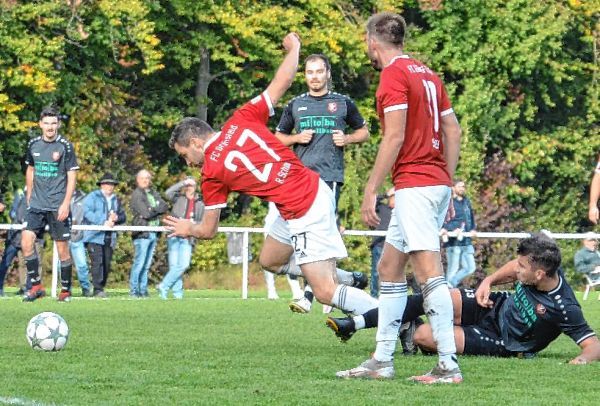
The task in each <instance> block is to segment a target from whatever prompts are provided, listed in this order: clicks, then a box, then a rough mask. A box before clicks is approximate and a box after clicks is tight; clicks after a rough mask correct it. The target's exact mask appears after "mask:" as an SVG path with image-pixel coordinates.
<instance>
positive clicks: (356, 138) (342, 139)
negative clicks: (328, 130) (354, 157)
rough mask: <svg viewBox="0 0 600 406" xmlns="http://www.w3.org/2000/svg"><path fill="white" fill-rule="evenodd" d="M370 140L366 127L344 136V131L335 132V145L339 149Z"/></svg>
mask: <svg viewBox="0 0 600 406" xmlns="http://www.w3.org/2000/svg"><path fill="white" fill-rule="evenodd" d="M368 138H369V130H368V128H367V126H366V125H365V126H364V127H361V128H359V129H358V130H356V131H354V132H353V133H350V134H344V132H343V131H342V130H334V131H333V143H334V144H335V145H337V146H338V147H344V146H346V145H348V144H358V143H361V142H365V141H366V140H367V139H368Z"/></svg>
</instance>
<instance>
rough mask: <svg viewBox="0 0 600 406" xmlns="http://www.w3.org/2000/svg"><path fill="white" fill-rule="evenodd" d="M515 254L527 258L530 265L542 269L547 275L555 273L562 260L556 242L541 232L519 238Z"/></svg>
mask: <svg viewBox="0 0 600 406" xmlns="http://www.w3.org/2000/svg"><path fill="white" fill-rule="evenodd" d="M517 254H519V255H522V256H526V257H527V258H529V262H530V264H531V265H532V267H534V268H540V269H543V270H544V271H545V272H546V275H548V276H554V275H555V274H556V271H557V270H558V268H559V267H560V263H561V260H562V259H561V254H560V249H559V248H558V245H556V242H555V241H554V240H553V239H552V238H550V237H548V236H547V235H545V234H542V233H539V234H533V235H532V236H531V237H528V238H525V239H524V240H521V242H520V243H519V246H518V247H517Z"/></svg>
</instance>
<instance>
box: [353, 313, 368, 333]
mask: <svg viewBox="0 0 600 406" xmlns="http://www.w3.org/2000/svg"><path fill="white" fill-rule="evenodd" d="M352 320H354V329H355V330H361V329H363V328H365V318H364V317H363V316H362V315H358V316H354V317H352Z"/></svg>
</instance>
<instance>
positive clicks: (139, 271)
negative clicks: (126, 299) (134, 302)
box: [129, 233, 157, 296]
mask: <svg viewBox="0 0 600 406" xmlns="http://www.w3.org/2000/svg"><path fill="white" fill-rule="evenodd" d="M156 241H157V237H156V233H149V235H148V238H136V239H135V240H133V247H134V248H135V254H134V257H133V265H132V266H131V272H130V274H129V294H130V295H135V296H148V272H149V271H150V266H151V265H152V256H153V255H154V249H155V248H156Z"/></svg>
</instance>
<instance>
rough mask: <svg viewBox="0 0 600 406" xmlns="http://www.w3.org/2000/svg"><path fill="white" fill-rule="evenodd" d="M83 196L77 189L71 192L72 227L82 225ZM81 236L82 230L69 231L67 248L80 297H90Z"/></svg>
mask: <svg viewBox="0 0 600 406" xmlns="http://www.w3.org/2000/svg"><path fill="white" fill-rule="evenodd" d="M85 196H86V195H85V193H83V192H82V191H81V190H79V189H75V192H73V197H72V198H71V220H72V222H73V225H80V224H83V209H84V207H83V201H84V199H85ZM83 235H84V231H83V230H71V241H70V242H69V247H70V248H71V258H73V263H74V264H75V269H76V270H77V279H78V280H79V286H81V295H82V296H84V297H90V296H92V291H91V290H90V279H89V276H88V274H89V271H90V269H89V267H88V261H87V253H86V252H85V243H84V241H83Z"/></svg>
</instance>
